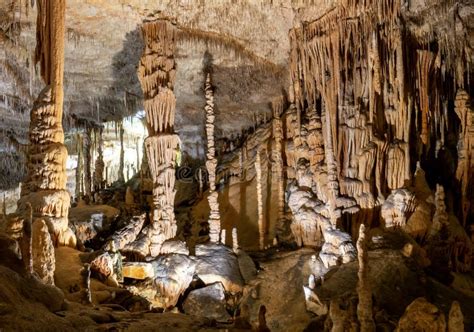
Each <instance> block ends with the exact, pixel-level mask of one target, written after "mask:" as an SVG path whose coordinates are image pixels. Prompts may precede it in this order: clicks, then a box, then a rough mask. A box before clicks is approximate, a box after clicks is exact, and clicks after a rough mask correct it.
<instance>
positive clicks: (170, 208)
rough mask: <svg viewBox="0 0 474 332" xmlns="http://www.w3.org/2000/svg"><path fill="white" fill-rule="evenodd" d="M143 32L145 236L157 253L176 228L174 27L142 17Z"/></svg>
mask: <svg viewBox="0 0 474 332" xmlns="http://www.w3.org/2000/svg"><path fill="white" fill-rule="evenodd" d="M142 33H143V39H144V42H145V47H144V50H143V54H142V57H141V60H140V63H139V67H138V78H139V80H140V83H141V86H142V90H143V94H144V98H145V101H144V105H145V112H146V122H147V127H148V135H149V136H148V137H147V138H146V139H145V147H146V155H147V157H148V166H149V169H150V173H151V176H152V179H153V216H152V220H153V221H152V224H151V226H152V227H151V230H150V232H149V233H148V235H147V238H148V243H149V245H148V246H149V250H150V254H151V255H152V256H156V255H158V254H159V252H160V248H161V245H162V243H163V242H164V241H165V240H167V239H170V238H173V237H174V236H175V235H176V230H177V226H176V220H175V216H174V197H175V189H174V184H175V165H176V163H177V161H178V158H179V155H180V141H179V137H178V135H176V134H175V133H174V116H175V107H176V99H175V96H174V93H173V86H174V81H175V76H176V64H175V60H174V50H175V37H176V29H175V27H174V25H173V24H172V23H171V22H170V21H168V20H165V19H161V20H155V21H145V22H144V23H143V25H142Z"/></svg>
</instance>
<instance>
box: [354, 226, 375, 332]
mask: <svg viewBox="0 0 474 332" xmlns="http://www.w3.org/2000/svg"><path fill="white" fill-rule="evenodd" d="M366 236H367V234H366V230H365V225H364V224H361V225H360V228H359V238H358V240H357V257H358V259H359V271H358V277H359V281H358V284H357V293H358V296H359V304H358V305H357V318H358V320H359V323H360V330H361V331H364V332H365V331H367V332H370V331H375V323H374V319H373V313H372V292H371V289H370V281H369V278H368V272H369V266H368V265H369V264H368V263H369V262H368V253H367V239H366Z"/></svg>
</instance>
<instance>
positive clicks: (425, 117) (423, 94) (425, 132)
mask: <svg viewBox="0 0 474 332" xmlns="http://www.w3.org/2000/svg"><path fill="white" fill-rule="evenodd" d="M416 60H417V69H418V71H417V78H418V89H419V93H420V112H421V133H420V137H421V141H422V142H423V144H425V145H427V144H428V143H429V135H430V133H429V117H430V116H431V112H430V106H431V105H430V102H429V99H430V98H429V96H430V90H429V89H430V72H431V69H432V66H433V63H434V55H433V53H432V52H430V51H427V50H418V51H417V57H416Z"/></svg>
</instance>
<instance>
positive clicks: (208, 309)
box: [183, 282, 231, 322]
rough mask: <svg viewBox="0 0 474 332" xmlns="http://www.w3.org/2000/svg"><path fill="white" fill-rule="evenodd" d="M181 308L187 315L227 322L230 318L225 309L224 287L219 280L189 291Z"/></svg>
mask: <svg viewBox="0 0 474 332" xmlns="http://www.w3.org/2000/svg"><path fill="white" fill-rule="evenodd" d="M183 308H184V312H185V313H187V314H189V315H193V316H199V317H206V318H210V319H215V320H216V321H218V322H228V321H229V320H230V319H231V317H230V315H229V313H228V312H227V310H226V301H225V292H224V287H223V286H222V284H221V283H220V282H216V283H215V284H212V285H209V286H206V287H204V288H200V289H195V290H193V291H192V292H190V293H189V295H188V297H187V298H186V300H185V301H184V304H183Z"/></svg>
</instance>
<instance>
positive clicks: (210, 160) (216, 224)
mask: <svg viewBox="0 0 474 332" xmlns="http://www.w3.org/2000/svg"><path fill="white" fill-rule="evenodd" d="M204 90H205V94H206V106H205V107H204V110H205V111H206V137H207V153H206V169H207V173H208V178H209V195H208V197H207V199H208V201H209V208H210V212H209V237H210V240H211V241H212V242H219V235H220V229H221V220H220V213H219V201H218V195H219V194H218V192H217V191H216V168H217V159H216V148H215V142H214V121H215V115H214V90H213V88H212V84H211V75H210V74H209V73H208V74H207V76H206V84H205V89H204ZM223 241H225V239H223Z"/></svg>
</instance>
